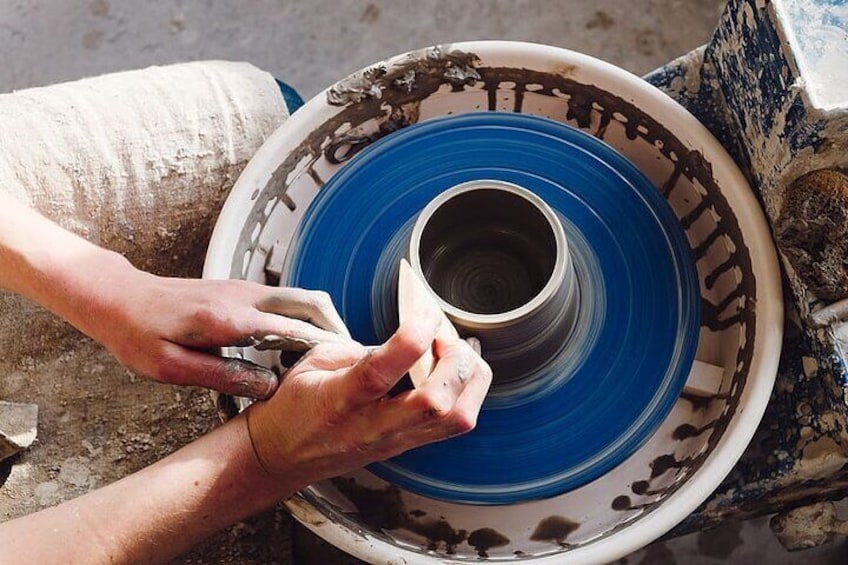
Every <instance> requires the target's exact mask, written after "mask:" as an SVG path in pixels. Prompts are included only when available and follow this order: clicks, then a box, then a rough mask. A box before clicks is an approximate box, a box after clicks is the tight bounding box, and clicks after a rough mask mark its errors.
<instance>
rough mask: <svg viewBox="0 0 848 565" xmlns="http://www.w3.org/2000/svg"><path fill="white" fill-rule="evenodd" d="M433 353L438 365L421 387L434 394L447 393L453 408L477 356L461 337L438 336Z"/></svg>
mask: <svg viewBox="0 0 848 565" xmlns="http://www.w3.org/2000/svg"><path fill="white" fill-rule="evenodd" d="M433 353H434V354H435V356H436V365H435V367H433V372H432V373H431V374H430V375H429V377H428V378H427V380H426V381H424V384H423V386H422V387H421V389H422V390H423V391H425V392H429V393H432V394H447V395H448V397H449V399H450V407H451V408H452V407H453V404H454V402H456V399H457V398H458V397H459V394H460V393H461V392H462V390H463V389H464V388H465V383H466V382H467V381H468V379H469V378H470V377H471V372H472V369H473V367H474V359H475V358H476V357H477V356H476V355H475V353H474V351H473V350H472V349H471V347H470V346H469V345H468V344H467V343H466V342H465V341H463V340H461V339H449V340H443V339H441V338H438V337H437V338H436V341H435V343H434V344H433Z"/></svg>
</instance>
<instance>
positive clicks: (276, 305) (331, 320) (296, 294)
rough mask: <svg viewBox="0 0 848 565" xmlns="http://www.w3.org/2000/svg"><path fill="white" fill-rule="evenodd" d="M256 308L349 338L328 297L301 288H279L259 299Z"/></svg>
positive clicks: (323, 293) (324, 294)
mask: <svg viewBox="0 0 848 565" xmlns="http://www.w3.org/2000/svg"><path fill="white" fill-rule="evenodd" d="M256 308H257V309H259V310H260V311H262V312H266V313H268V314H280V315H283V316H288V317H290V318H297V319H298V320H302V321H304V322H308V323H310V324H312V325H314V326H317V327H319V328H321V329H323V330H327V331H330V332H334V333H337V334H339V335H343V336H345V337H350V332H348V330H347V327H346V326H345V324H344V321H342V317H341V316H339V313H338V311H336V307H335V306H334V305H333V300H332V298H330V295H329V294H327V293H326V292H323V291H315V290H304V289H302V288H280V289H276V290H274V291H273V293H272V294H270V295H268V296H265V297H263V298H261V299H260V300H259V301H258V302H257V303H256Z"/></svg>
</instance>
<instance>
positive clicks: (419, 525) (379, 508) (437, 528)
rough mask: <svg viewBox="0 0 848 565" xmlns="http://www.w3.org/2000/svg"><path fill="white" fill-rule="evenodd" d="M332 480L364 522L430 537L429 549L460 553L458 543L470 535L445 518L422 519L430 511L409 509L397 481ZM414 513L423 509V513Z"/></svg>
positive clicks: (371, 525)
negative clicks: (382, 484)
mask: <svg viewBox="0 0 848 565" xmlns="http://www.w3.org/2000/svg"><path fill="white" fill-rule="evenodd" d="M332 482H333V485H335V487H336V488H337V489H338V490H339V492H341V493H342V494H343V495H344V496H346V497H347V498H348V500H350V501H351V503H353V505H354V506H355V507H356V509H357V511H358V512H359V516H360V518H361V520H362V522H363V523H364V524H365V525H367V526H369V527H370V528H373V529H374V530H378V531H379V530H399V529H403V530H407V531H410V532H412V533H415V534H418V535H420V536H422V537H424V538H426V539H427V549H429V550H431V551H438V550H440V549H444V551H445V553H447V554H448V555H451V554H454V553H456V546H457V545H459V544H461V543H462V542H464V541H465V540H466V539H467V538H468V533H467V532H466V531H465V530H456V529H454V528H453V527H452V526H451V525H450V523H449V522H448V521H447V520H445V519H444V518H439V519H438V520H421V519H417V518H420V517H421V516H423V515H425V514H426V513H423V512H421V511H420V510H418V511H413V512H407V511H406V508H405V507H404V503H403V498H402V495H401V492H400V489H398V488H397V487H396V486H394V485H390V486H388V487H386V488H384V489H372V488H368V487H366V486H362V485H360V484H357V482H356V481H355V480H354V479H350V478H344V477H340V478H335V479H333V480H332ZM414 513H420V516H415V514H414Z"/></svg>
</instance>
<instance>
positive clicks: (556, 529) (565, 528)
mask: <svg viewBox="0 0 848 565" xmlns="http://www.w3.org/2000/svg"><path fill="white" fill-rule="evenodd" d="M579 527H580V524H578V523H577V522H575V521H573V520H569V519H568V518H565V517H563V516H548V517H547V518H545V519H544V520H542V521H541V522H539V525H538V526H536V529H535V530H533V534H532V535H531V536H530V539H531V540H533V541H550V542H554V543H558V544H559V545H562V546H564V545H566V543H565V540H566V539H567V538H568V536H569V535H571V533H572V532H573V531H574V530H576V529H577V528H579Z"/></svg>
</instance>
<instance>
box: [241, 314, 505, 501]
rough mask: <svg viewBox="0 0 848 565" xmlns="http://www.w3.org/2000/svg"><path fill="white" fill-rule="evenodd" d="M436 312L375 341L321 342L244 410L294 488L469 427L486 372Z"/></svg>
mask: <svg viewBox="0 0 848 565" xmlns="http://www.w3.org/2000/svg"><path fill="white" fill-rule="evenodd" d="M440 323H441V319H440V318H439V317H438V315H437V314H435V313H431V314H429V315H427V316H425V317H419V318H417V319H411V320H409V321H407V322H405V323H404V324H402V325H401V327H400V328H399V329H398V331H397V332H396V333H395V334H394V335H393V336H392V337H391V338H390V339H389V340H388V341H387V342H386V343H385V344H384V345H382V346H380V347H378V348H374V349H370V350H368V349H366V348H364V347H362V346H360V345H358V344H355V343H327V344H321V345H318V346H317V347H315V348H314V349H313V350H312V351H310V352H309V353H308V354H307V355H306V356H304V357H303V359H302V360H301V361H300V362H299V363H298V364H296V365H295V366H293V367H292V368H291V369H290V370H289V371H288V372H287V373H286V374H285V375H284V378H283V381H282V383H281V384H280V388H279V390H278V391H277V393H276V394H275V395H274V396H273V397H272V398H271V399H270V400H268V401H266V402H259V403H255V404H254V405H253V406H251V407H250V408H248V410H247V425H248V430H249V432H250V437H251V440H252V442H253V447H254V450H255V452H256V456H257V458H258V459H259V461H260V462H261V464H262V465H263V467H264V468H265V469H266V470H267V471H268V472H269V473H270V474H272V475H275V476H281V477H282V476H285V477H286V479H287V480H288V481H294V482H296V483H297V484H299V485H300V487H299V488H302V487H303V486H305V485H307V484H309V483H312V482H315V481H317V480H321V479H325V478H329V477H333V476H337V475H340V474H343V473H345V472H348V471H351V470H353V469H357V468H360V467H362V466H364V465H367V464H369V463H372V462H374V461H379V460H383V459H388V458H390V457H393V456H395V455H398V454H400V453H402V452H404V451H407V450H409V449H412V448H414V447H418V446H420V445H424V444H427V443H431V442H434V441H438V440H442V439H445V438H448V437H451V436H455V435H459V434H462V433H465V432H468V431H470V430H472V429H473V428H474V427H475V425H476V422H477V416H478V414H479V412H480V407H481V405H482V403H483V400H484V399H485V397H486V393H487V392H488V390H489V385H490V384H491V380H492V372H491V370H490V369H489V366H488V365H487V364H486V362H485V361H483V359H482V358H481V357H480V356H479V355H478V354H477V352H475V351H474V350H473V349H472V347H471V346H470V345H469V344H468V343H466V342H465V341H463V340H461V339H459V338H447V337H444V332H443V333H442V335H437V332H438V326H439V324H440ZM431 347H432V348H433V350H434V353H435V357H436V364H435V366H434V368H433V370H432V372H431V373H430V375H429V377H428V378H427V379H426V380H425V381H424V383H423V384H422V386H420V387H419V388H416V389H413V390H409V391H405V392H402V393H400V394H398V395H397V396H394V397H389V396H388V392H389V391H390V390H391V389H392V388H393V387H394V385H395V384H396V383H397V382H398V381H399V380H400V379H401V378H402V377H403V376H404V375H405V374H406V372H407V371H408V370H409V368H410V367H411V366H412V365H413V364H414V363H415V361H417V360H418V359H419V358H420V357H421V356H422V355H423V354H424V352H425V351H427V350H428V349H430V348H431Z"/></svg>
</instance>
